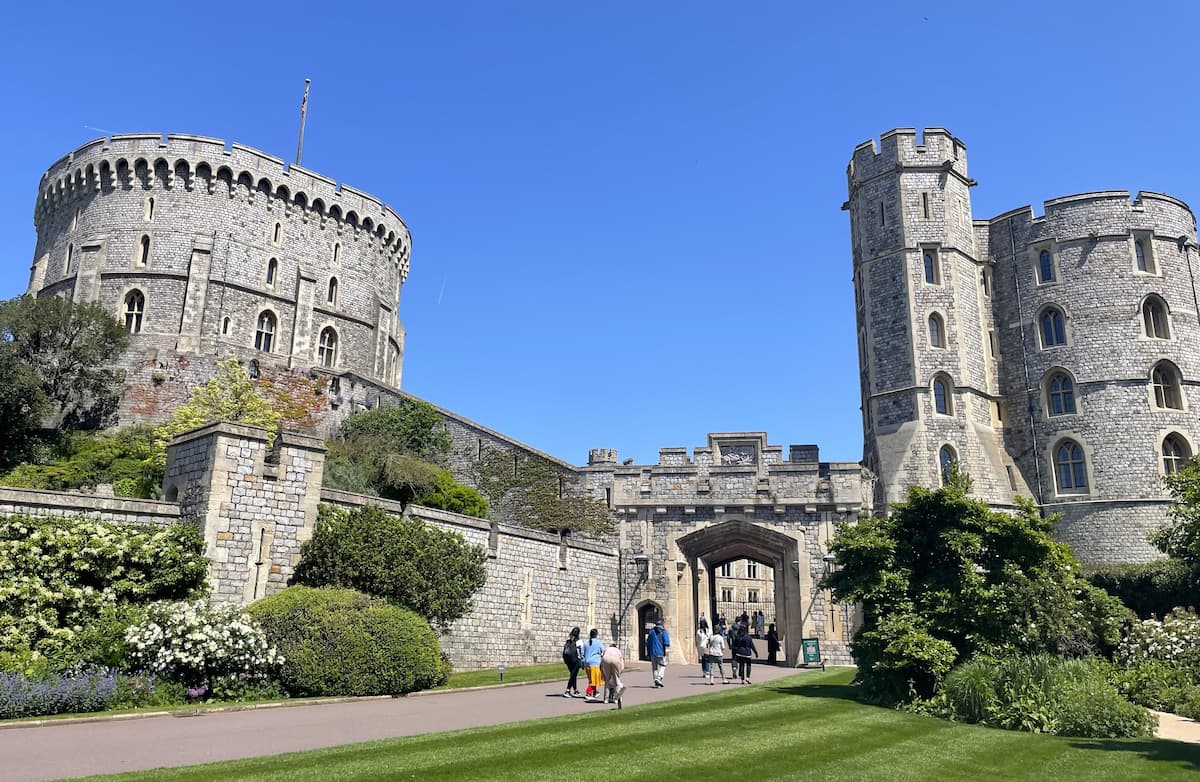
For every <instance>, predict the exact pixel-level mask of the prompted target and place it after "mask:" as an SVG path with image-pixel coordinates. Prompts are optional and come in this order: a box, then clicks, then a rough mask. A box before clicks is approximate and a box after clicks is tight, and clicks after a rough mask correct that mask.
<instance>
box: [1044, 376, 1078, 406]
mask: <svg viewBox="0 0 1200 782" xmlns="http://www.w3.org/2000/svg"><path fill="white" fill-rule="evenodd" d="M1046 399H1047V402H1048V404H1047V407H1048V408H1049V410H1050V415H1074V414H1075V384H1074V383H1073V382H1071V376H1070V375H1068V374H1067V373H1066V372H1055V373H1054V374H1053V375H1051V376H1050V382H1049V383H1048V384H1047V385H1046Z"/></svg>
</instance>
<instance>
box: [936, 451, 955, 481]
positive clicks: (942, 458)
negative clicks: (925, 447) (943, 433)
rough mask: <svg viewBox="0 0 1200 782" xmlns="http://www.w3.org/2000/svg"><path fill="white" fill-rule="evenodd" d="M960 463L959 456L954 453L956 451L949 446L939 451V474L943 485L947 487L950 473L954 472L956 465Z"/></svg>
mask: <svg viewBox="0 0 1200 782" xmlns="http://www.w3.org/2000/svg"><path fill="white" fill-rule="evenodd" d="M957 462H958V455H957V454H956V453H954V449H953V448H951V447H950V446H948V445H943V446H942V449H941V450H940V451H938V474H939V475H940V476H941V479H942V485H943V486H945V485H946V481H947V480H948V479H949V478H950V473H951V472H952V471H953V470H954V465H955V463H957Z"/></svg>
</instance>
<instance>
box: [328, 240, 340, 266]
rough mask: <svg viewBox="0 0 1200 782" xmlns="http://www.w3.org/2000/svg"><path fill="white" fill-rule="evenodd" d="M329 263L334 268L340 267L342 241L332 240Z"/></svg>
mask: <svg viewBox="0 0 1200 782" xmlns="http://www.w3.org/2000/svg"><path fill="white" fill-rule="evenodd" d="M329 263H330V265H332V266H333V267H334V268H335V269H340V268H341V266H342V243H341V242H334V243H333V248H332V249H331V250H330V253H329Z"/></svg>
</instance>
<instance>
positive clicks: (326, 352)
mask: <svg viewBox="0 0 1200 782" xmlns="http://www.w3.org/2000/svg"><path fill="white" fill-rule="evenodd" d="M337 344H338V337H337V332H336V331H334V330H333V327H332V326H326V327H325V328H323V329H321V339H320V342H319V343H318V345H317V363H318V364H320V365H321V366H323V367H332V366H333V365H334V364H335V363H337Z"/></svg>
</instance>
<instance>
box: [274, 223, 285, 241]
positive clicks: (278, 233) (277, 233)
mask: <svg viewBox="0 0 1200 782" xmlns="http://www.w3.org/2000/svg"><path fill="white" fill-rule="evenodd" d="M281 239H283V223H275V227H274V228H273V229H271V243H272V244H275V245H278V244H279V242H280V240H281Z"/></svg>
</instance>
